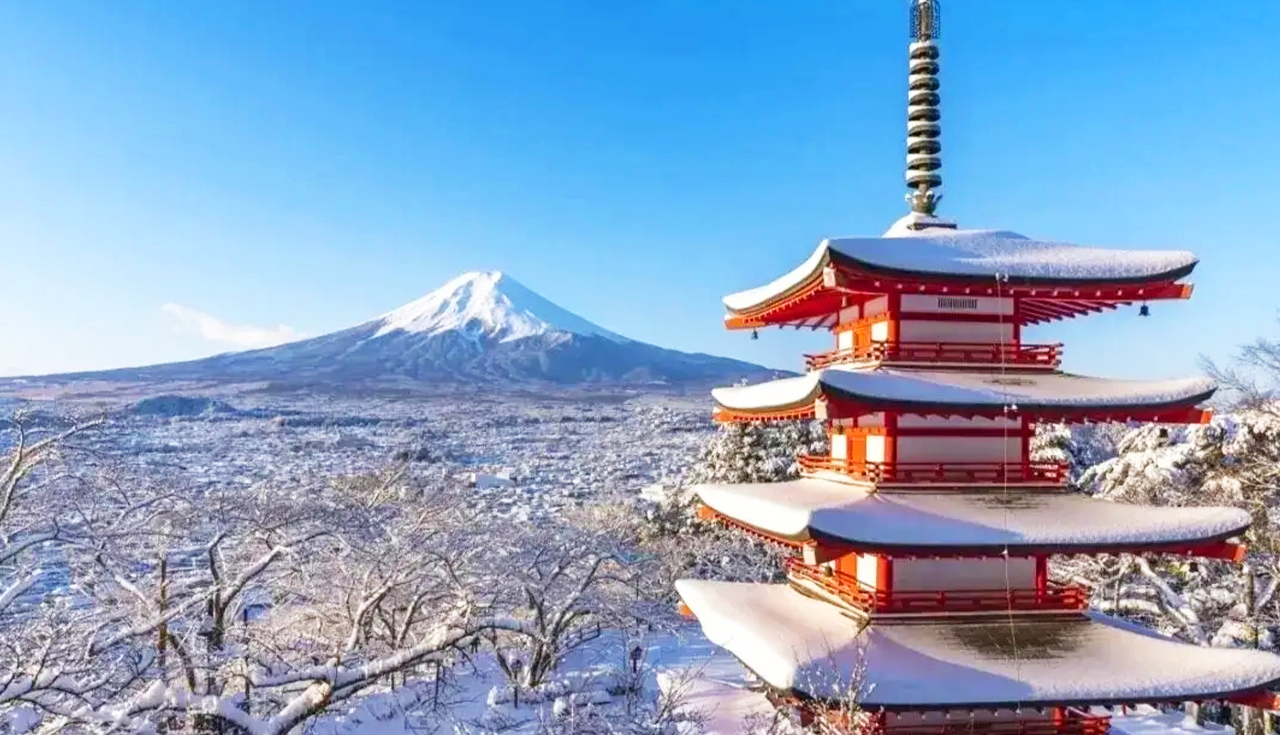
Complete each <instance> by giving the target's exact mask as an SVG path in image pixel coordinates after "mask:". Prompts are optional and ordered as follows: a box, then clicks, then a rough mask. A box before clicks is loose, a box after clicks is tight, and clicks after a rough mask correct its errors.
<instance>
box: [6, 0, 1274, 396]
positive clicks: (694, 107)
mask: <svg viewBox="0 0 1280 735" xmlns="http://www.w3.org/2000/svg"><path fill="white" fill-rule="evenodd" d="M906 5H907V3H906V2H905V0H904V1H902V2H899V0H839V1H837V0H802V1H787V2H783V1H782V0H770V1H768V2H766V1H765V0H617V1H615V2H599V0H536V1H535V0H423V1H421V2H402V3H396V2H370V3H353V2H345V1H343V2H337V1H335V2H328V1H324V0H308V1H303V0H296V1H287V0H274V1H273V2H265V3H264V2H249V1H247V0H245V1H240V0H222V1H221V2H217V3H178V2H154V1H151V2H135V1H133V0H117V1H116V2H112V3H91V2H81V1H79V0H59V1H58V2H46V3H33V2H29V3H3V4H0V277H2V278H3V280H2V281H0V284H2V285H0V310H2V313H3V314H4V315H5V316H6V318H5V319H3V320H0V375H5V374H7V375H15V374H31V373H42V372H54V371H67V370H78V369H94V368H106V367H115V366H124V365H137V364H146V363H153V362H161V361H168V360H176V359H184V358H191V357H199V356H202V355H206V354H212V353H215V352H221V351H225V350H227V349H229V348H230V345H231V344H234V343H241V344H244V343H250V342H253V341H255V340H262V339H268V338H270V337H271V336H272V335H274V334H281V335H286V336H289V335H296V334H306V335H316V334H321V333H324V332H327V331H331V330H334V329H339V328H343V327H346V326H350V325H353V324H355V323H358V322H362V321H365V320H367V319H369V318H372V317H374V316H376V315H378V314H380V313H382V312H385V311H388V310H390V309H392V308H394V307H396V306H398V305H400V304H402V303H404V302H406V301H409V300H411V299H413V298H416V297H417V296H419V295H421V294H423V293H425V292H427V291H430V290H432V289H434V288H435V287H437V286H438V285H440V284H441V283H443V282H444V281H446V280H448V279H449V278H450V277H452V276H453V275H455V274H457V273H458V272H460V271H464V270H479V269H501V270H504V271H506V272H508V273H510V274H511V275H513V276H514V277H515V278H517V279H518V280H520V281H522V282H523V283H525V284H526V285H528V286H529V287H531V288H533V289H534V290H536V291H538V292H539V293H541V294H542V295H544V296H546V297H547V298H549V299H551V300H552V301H554V302H557V303H559V304H560V305H562V306H564V307H565V308H568V309H570V310H571V311H575V312H577V313H579V314H581V315H582V316H584V317H587V318H588V319H591V320H592V321H595V322H597V323H599V324H601V325H603V326H605V327H607V328H609V329H611V330H614V331H617V332H620V333H622V334H625V335H627V336H630V337H632V338H635V339H641V340H645V341H650V342H654V343H657V344H661V345H664V346H668V347H674V348H677V349H682V350H690V351H705V352H712V353H718V354H724V355H731V356H735V357H740V358H744V359H749V360H753V361H757V362H763V363H765V364H769V365H773V366H779V367H796V366H798V364H799V353H800V352H802V351H805V350H810V351H812V350H815V349H819V348H821V347H823V346H824V345H826V344H827V340H828V339H829V337H828V336H827V335H825V334H816V335H815V334H812V333H803V334H797V333H794V332H786V333H779V332H776V331H771V332H765V333H762V334H761V338H760V339H759V340H758V341H751V340H750V339H749V337H748V336H747V335H746V334H743V333H729V332H725V331H724V330H723V329H721V327H720V320H721V316H722V311H721V307H720V303H719V299H720V297H721V296H722V295H724V294H725V293H729V292H732V291H736V290H740V289H742V288H747V287H751V286H755V285H759V284H761V283H763V282H765V281H767V280H770V279H772V278H774V277H775V276H777V275H780V274H781V273H782V272H783V271H785V270H787V269H789V268H791V267H792V266H794V265H796V264H797V263H798V262H799V261H800V260H801V259H803V258H804V257H805V256H806V255H807V254H808V253H809V252H810V251H811V249H812V248H813V246H814V245H815V244H816V243H817V241H818V240H819V239H820V238H822V237H826V236H841V235H878V234H880V233H881V232H883V231H884V229H885V228H886V227H887V226H888V225H889V224H890V223H891V222H892V221H893V220H894V219H896V218H897V217H898V216H900V215H901V214H902V213H903V212H904V209H905V205H904V204H903V202H902V193H903V191H904V188H903V185H902V162H903V157H904V150H903V149H904V130H903V128H904V124H903V120H904V101H905V83H906V79H905V75H906V71H905V55H906V49H905V43H906ZM943 10H944V22H943V67H942V83H943V90H942V91H943V119H944V133H943V146H944V154H943V155H944V175H945V179H946V186H945V191H946V200H945V201H944V202H943V207H942V209H943V213H944V214H946V215H947V216H949V217H951V218H953V219H955V220H957V221H958V222H959V223H960V224H961V226H972V227H998V228H1003V229H1013V230H1017V231H1019V232H1022V233H1024V234H1027V235H1030V236H1034V237H1039V238H1045V239H1061V240H1068V241H1072V242H1078V243H1087V244H1096V245H1105V246H1114V247H1139V248H1161V247H1169V248H1190V249H1193V250H1195V251H1197V252H1198V253H1199V254H1200V255H1201V257H1202V259H1203V260H1202V263H1201V266H1200V268H1199V269H1198V270H1197V273H1196V274H1195V278H1194V281H1195V282H1196V284H1197V290H1196V294H1195V297H1194V298H1193V299H1192V300H1191V301H1190V302H1181V303H1173V304H1168V303H1160V304H1156V305H1154V306H1153V309H1152V312H1153V313H1152V316H1151V317H1150V318H1147V319H1139V318H1138V317H1137V316H1136V313H1135V311H1134V310H1130V311H1128V312H1125V313H1121V314H1114V315H1109V316H1099V317H1092V318H1087V319H1078V320H1075V321H1074V322H1071V323H1067V324H1063V325H1057V326H1054V327H1043V328H1040V329H1037V330H1034V331H1032V332H1031V333H1029V335H1028V337H1029V338H1030V339H1035V340H1037V341H1042V340H1043V341H1049V340H1057V339H1062V340H1065V341H1067V343H1068V352H1067V355H1068V359H1067V367H1068V368H1070V369H1076V370H1083V371H1088V372H1094V373H1098V374H1105V375H1115V376H1125V377H1140V376H1150V377H1164V376H1171V375H1178V374H1185V373H1194V372H1195V371H1196V369H1197V367H1196V360H1197V358H1198V356H1199V355H1200V354H1207V355H1210V356H1214V357H1225V356H1228V355H1229V354H1230V353H1231V352H1232V351H1233V349H1234V348H1235V347H1236V345H1238V344H1240V343H1242V342H1245V341H1249V340H1252V339H1253V338H1254V337H1256V336H1258V335H1262V334H1270V333H1272V330H1273V327H1275V317H1276V310H1277V307H1280V293H1278V290H1280V289H1277V286H1278V285H1280V242H1277V236H1276V234H1275V233H1276V232H1277V231H1278V228H1277V222H1276V217H1277V215H1278V214H1280V183H1278V182H1277V180H1276V178H1275V176H1276V173H1275V172H1276V171H1277V170H1278V169H1280V166H1278V165H1277V164H1278V163H1280V153H1277V146H1276V142H1275V141H1274V139H1273V138H1274V136H1275V135H1276V134H1277V132H1278V131H1280V95H1277V94H1275V93H1274V91H1273V90H1275V89H1280V55H1277V54H1276V53H1275V51H1274V47H1273V46H1274V43H1275V40H1276V38H1277V36H1280V33H1277V32H1278V31H1280V3H1268V2H1264V3H1259V2H1247V3H1245V2H1236V3H1217V2H1214V3H1207V2H1202V1H1201V0H1183V1H1181V2H1178V1H1174V0H1164V1H1163V2H1161V1H1158V0H1130V1H1128V2H1124V3H1117V2H1115V1H1114V0H1073V2H1070V3H1066V2H1053V3H1050V2H1027V1H1026V0H950V1H949V2H947V1H946V0H944V9H943ZM202 320H203V321H202ZM246 330H249V331H246ZM253 330H257V331H253ZM201 334H205V335H207V336H210V337H214V338H216V339H207V338H206V337H202V336H201ZM218 340H221V341H218Z"/></svg>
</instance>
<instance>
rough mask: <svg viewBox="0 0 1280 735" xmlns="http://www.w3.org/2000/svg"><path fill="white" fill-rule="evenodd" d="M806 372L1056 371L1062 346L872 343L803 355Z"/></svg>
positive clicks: (972, 343) (1057, 344) (973, 343)
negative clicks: (911, 368) (848, 365)
mask: <svg viewBox="0 0 1280 735" xmlns="http://www.w3.org/2000/svg"><path fill="white" fill-rule="evenodd" d="M804 357H805V364H806V365H807V366H808V367H809V369H810V370H817V369H818V368H823V367H826V366H828V365H835V364H837V363H842V362H853V361H855V360H878V361H881V362H924V363H957V364H964V365H969V364H974V365H1001V364H1003V365H1009V366H1012V367H1020V368H1032V367H1039V368H1056V367H1058V365H1059V364H1061V361H1062V344H1061V343H1056V344H1044V345H1019V344H990V343H984V342H872V343H871V344H869V345H864V346H861V347H855V348H851V349H843V350H832V351H830V352H820V353H818V354H816V355H805V356H804Z"/></svg>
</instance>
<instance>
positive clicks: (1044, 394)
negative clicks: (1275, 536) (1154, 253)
mask: <svg viewBox="0 0 1280 735" xmlns="http://www.w3.org/2000/svg"><path fill="white" fill-rule="evenodd" d="M1215 389H1216V385H1215V384H1214V382H1213V381H1212V380H1210V379H1208V378H1184V379H1177V380H1112V379H1109V378H1095V377H1089V376H1084V375H1072V374H1069V373H1063V372H1059V371H1053V372H1044V371H1037V372H1030V371H1028V372H1007V373H1001V372H993V371H990V370H988V371H972V372H970V371H959V370H913V369H907V368H888V367H876V366H872V367H868V366H859V365H847V364H845V365H832V366H829V367H825V368H822V369H820V370H815V371H813V372H810V373H807V374H805V375H801V376H798V377H793V378H781V379H779V380H771V381H767V382H764V383H756V384H755V385H746V386H734V387H730V388H717V389H715V390H713V391H711V395H712V397H713V398H714V399H715V401H716V404H717V405H718V406H719V409H720V415H721V418H727V419H742V420H751V419H753V418H802V417H806V416H814V415H817V414H818V413H821V412H820V411H819V410H818V405H819V404H822V405H823V408H822V411H825V412H826V416H828V417H832V418H837V417H839V418H848V417H851V416H857V415H863V414H867V413H874V412H877V411H885V410H889V411H899V412H902V413H919V414H937V415H973V416H982V415H1001V414H1003V413H1005V409H1006V407H1008V410H1009V411H1010V412H1017V413H1022V414H1034V415H1038V416H1044V417H1053V418H1060V419H1064V420H1066V419H1073V418H1078V419H1081V420H1083V419H1092V420H1123V419H1125V418H1130V417H1131V418H1134V419H1144V420H1157V419H1162V418H1163V419H1164V420H1170V421H1175V422H1183V423H1194V422H1196V421H1199V420H1200V419H1199V418H1197V417H1195V416H1190V415H1187V416H1183V415H1181V414H1182V413H1186V411H1185V410H1186V409H1191V408H1192V407H1194V406H1195V405H1196V404H1198V403H1200V402H1202V401H1205V400H1207V399H1208V398H1209V397H1210V396H1212V395H1213V393H1214V390H1215ZM1168 411H1173V412H1175V414H1178V415H1174V416H1171V417H1163V416H1162V415H1161V414H1162V412H1168Z"/></svg>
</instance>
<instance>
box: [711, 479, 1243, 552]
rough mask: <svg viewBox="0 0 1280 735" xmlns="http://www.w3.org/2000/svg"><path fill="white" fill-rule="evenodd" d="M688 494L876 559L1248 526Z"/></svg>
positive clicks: (1007, 500) (1146, 538)
mask: <svg viewBox="0 0 1280 735" xmlns="http://www.w3.org/2000/svg"><path fill="white" fill-rule="evenodd" d="M691 492H693V493H694V494H696V495H697V496H698V498H699V499H700V500H701V501H702V502H703V503H704V504H706V505H707V506H708V507H710V508H711V509H712V510H715V511H716V512H717V513H720V514H721V515H723V516H725V517H727V518H731V519H733V520H735V521H737V522H739V523H742V524H744V525H746V526H749V527H751V528H755V529H757V530H759V531H760V532H762V533H765V534H769V535H772V536H776V537H780V538H786V539H795V540H806V539H819V540H830V541H834V542H836V543H843V544H846V545H847V544H852V545H854V546H855V547H857V548H865V549H874V550H883V551H892V550H921V549H934V550H944V549H945V550H965V551H985V552H987V553H999V552H1000V551H1003V550H1006V549H1007V550H1009V551H1011V552H1013V551H1016V552H1018V553H1023V552H1046V553H1059V552H1061V553H1109V552H1115V551H1123V550H1135V549H1161V548H1169V547H1173V546H1177V545H1183V544H1185V545H1200V544H1205V543H1212V542H1216V541H1224V540H1226V539H1229V538H1232V537H1235V536H1239V535H1240V534H1241V533H1243V532H1244V531H1245V530H1246V529H1247V528H1248V527H1249V523H1250V518H1249V514H1248V513H1246V512H1245V511H1243V510H1240V509H1238V508H1229V507H1166V506H1144V505H1129V504H1124V503H1115V502H1111V501H1108V500H1102V499H1098V498H1092V497H1088V496H1084V495H1079V494H1075V493H1065V492H1062V493H1054V492H1043V491H1033V492H1024V491H1018V490H1011V491H1005V490H998V491H986V492H956V491H954V490H947V489H945V488H939V489H936V490H922V489H917V490H910V491H904V492H885V491H880V492H878V493H869V492H867V490H866V489H865V488H864V487H861V486H858V485H852V484H848V483H842V482H834V481H831V480H823V479H819V478H803V479H799V480H788V481H784V482H774V483H742V484H732V485H731V484H702V485H696V486H694V487H693V488H691Z"/></svg>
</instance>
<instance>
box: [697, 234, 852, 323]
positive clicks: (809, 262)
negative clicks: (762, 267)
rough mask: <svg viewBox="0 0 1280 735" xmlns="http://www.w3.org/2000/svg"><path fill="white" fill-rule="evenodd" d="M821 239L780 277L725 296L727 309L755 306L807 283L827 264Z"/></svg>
mask: <svg viewBox="0 0 1280 735" xmlns="http://www.w3.org/2000/svg"><path fill="white" fill-rule="evenodd" d="M829 242H830V240H823V241H822V242H820V243H818V247H817V248H816V249H815V250H814V251H813V254H812V255H810V256H809V257H808V258H807V259H805V261H804V262H803V263H801V264H800V265H798V266H796V267H795V268H793V269H792V270H791V271H790V272H788V273H787V274H786V275H784V276H782V277H781V278H777V279H774V280H773V281H771V282H769V283H766V284H765V285H763V286H757V287H756V288H751V289H747V290H746V291H739V292H737V293H732V294H729V295H728V296H725V297H724V298H723V299H721V301H723V302H724V305H725V307H726V308H728V309H729V311H733V312H740V311H747V310H749V309H752V308H755V307H757V306H759V305H761V304H763V303H765V302H767V301H772V300H773V299H776V298H780V297H782V296H785V295H786V294H787V293H789V292H791V291H793V290H795V289H797V288H799V287H800V286H803V285H804V284H805V283H808V282H809V280H810V279H811V278H812V277H813V276H814V274H817V273H821V272H822V268H823V266H825V265H826V264H827V252H828V243H829Z"/></svg>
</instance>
